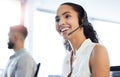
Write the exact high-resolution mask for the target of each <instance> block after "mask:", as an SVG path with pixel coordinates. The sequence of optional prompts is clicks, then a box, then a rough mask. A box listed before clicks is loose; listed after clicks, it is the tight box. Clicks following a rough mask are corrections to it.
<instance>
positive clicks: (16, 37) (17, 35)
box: [8, 25, 28, 49]
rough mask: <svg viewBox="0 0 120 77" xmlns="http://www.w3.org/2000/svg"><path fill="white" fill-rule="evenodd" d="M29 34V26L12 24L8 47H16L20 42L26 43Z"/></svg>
mask: <svg viewBox="0 0 120 77" xmlns="http://www.w3.org/2000/svg"><path fill="white" fill-rule="evenodd" d="M27 34H28V32H27V28H26V27H25V26H24V25H15V26H11V27H10V31H9V34H8V36H9V43H8V48H9V49H14V48H15V47H16V45H17V44H18V43H24V40H25V38H26V36H27Z"/></svg>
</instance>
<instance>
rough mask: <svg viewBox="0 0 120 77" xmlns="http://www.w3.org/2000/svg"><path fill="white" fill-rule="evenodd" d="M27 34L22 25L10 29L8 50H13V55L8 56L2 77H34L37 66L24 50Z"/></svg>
mask: <svg viewBox="0 0 120 77" xmlns="http://www.w3.org/2000/svg"><path fill="white" fill-rule="evenodd" d="M27 34H28V32H27V28H26V27H25V26H24V25H15V26H12V27H10V31H9V34H8V36H9V42H8V48H9V49H13V50H14V52H15V54H13V55H12V56H10V60H9V62H8V65H7V67H6V69H5V73H4V75H3V77H34V74H35V72H36V69H37V64H36V63H35V61H34V59H33V58H32V56H31V55H30V54H28V52H27V51H26V49H25V48H24V42H25V39H26V37H27Z"/></svg>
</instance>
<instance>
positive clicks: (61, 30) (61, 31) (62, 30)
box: [61, 28, 69, 32]
mask: <svg viewBox="0 0 120 77" xmlns="http://www.w3.org/2000/svg"><path fill="white" fill-rule="evenodd" d="M68 29H69V28H63V29H61V32H63V31H65V30H68Z"/></svg>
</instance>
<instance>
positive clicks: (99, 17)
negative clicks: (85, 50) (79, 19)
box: [0, 0, 120, 77]
mask: <svg viewBox="0 0 120 77" xmlns="http://www.w3.org/2000/svg"><path fill="white" fill-rule="evenodd" d="M63 2H74V3H77V4H80V5H82V6H83V7H84V8H85V10H86V12H87V14H88V17H89V21H90V22H91V23H92V24H93V26H94V28H95V30H96V31H97V33H98V37H99V40H100V43H101V44H103V45H104V46H105V47H106V48H107V50H108V54H109V57H110V65H111V66H119V65H120V61H119V59H120V50H119V47H120V46H119V44H120V36H119V33H120V15H119V14H120V9H119V7H120V5H119V3H120V0H0V36H1V37H0V74H1V73H2V71H4V69H5V67H6V64H7V61H8V59H9V57H10V56H11V55H12V54H13V53H14V52H13V50H8V48H7V42H8V31H9V27H10V26H12V25H16V24H24V25H25V26H26V27H27V28H28V31H29V34H28V37H27V39H26V42H25V47H26V48H27V49H28V51H29V53H30V54H32V56H33V57H34V59H35V61H36V62H37V63H39V62H40V63H41V66H40V70H39V73H38V77H53V75H54V77H58V76H59V75H60V74H61V70H62V62H63V59H64V57H65V54H66V51H65V48H64V46H63V39H62V38H61V36H60V35H59V34H58V33H57V32H56V30H55V16H56V10H57V8H58V6H59V5H60V4H61V3H63Z"/></svg>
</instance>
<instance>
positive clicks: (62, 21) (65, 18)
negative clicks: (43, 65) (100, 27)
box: [55, 5, 79, 39]
mask: <svg viewBox="0 0 120 77" xmlns="http://www.w3.org/2000/svg"><path fill="white" fill-rule="evenodd" d="M55 21H56V30H57V31H58V33H59V34H61V35H62V36H63V37H64V39H69V38H70V37H71V36H72V35H74V34H75V32H74V33H73V34H71V35H68V34H69V33H70V32H72V31H73V30H75V29H76V28H77V27H78V26H79V23H78V21H79V20H78V14H77V12H76V11H74V10H73V8H72V7H71V6H69V5H62V6H60V7H59V8H58V10H57V14H56V17H55Z"/></svg>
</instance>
